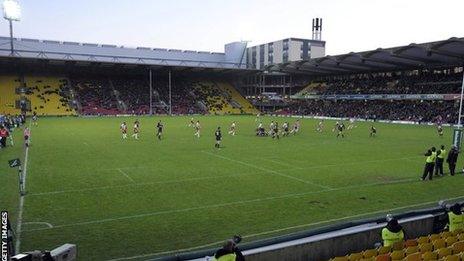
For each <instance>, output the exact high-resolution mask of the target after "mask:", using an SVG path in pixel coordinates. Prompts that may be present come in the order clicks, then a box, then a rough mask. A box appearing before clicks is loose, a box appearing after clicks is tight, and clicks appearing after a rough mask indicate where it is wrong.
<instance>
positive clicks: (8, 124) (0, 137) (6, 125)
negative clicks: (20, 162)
mask: <svg viewBox="0 0 464 261" xmlns="http://www.w3.org/2000/svg"><path fill="white" fill-rule="evenodd" d="M25 122H26V116H25V115H23V114H21V115H6V116H5V115H0V148H5V147H7V146H8V143H7V140H8V139H9V140H10V145H13V138H12V136H11V135H12V133H13V131H14V129H15V128H19V127H20V126H22V125H23V124H24V123H25Z"/></svg>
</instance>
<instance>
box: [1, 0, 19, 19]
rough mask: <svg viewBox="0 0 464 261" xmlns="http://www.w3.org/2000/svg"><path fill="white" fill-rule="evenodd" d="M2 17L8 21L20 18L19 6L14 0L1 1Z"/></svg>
mask: <svg viewBox="0 0 464 261" xmlns="http://www.w3.org/2000/svg"><path fill="white" fill-rule="evenodd" d="M3 17H4V18H5V19H7V20H10V21H19V20H21V7H20V6H19V3H18V2H17V1H16V0H4V1H3Z"/></svg>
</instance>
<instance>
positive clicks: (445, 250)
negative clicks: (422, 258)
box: [435, 247, 453, 258]
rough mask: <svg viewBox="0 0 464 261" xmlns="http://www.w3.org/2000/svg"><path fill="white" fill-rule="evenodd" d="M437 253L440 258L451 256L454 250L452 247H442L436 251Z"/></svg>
mask: <svg viewBox="0 0 464 261" xmlns="http://www.w3.org/2000/svg"><path fill="white" fill-rule="evenodd" d="M435 253H437V254H438V258H443V257H445V256H449V255H451V254H453V250H452V249H451V248H446V247H444V248H440V249H438V250H436V251H435Z"/></svg>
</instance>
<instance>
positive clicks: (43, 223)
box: [23, 222, 53, 228]
mask: <svg viewBox="0 0 464 261" xmlns="http://www.w3.org/2000/svg"><path fill="white" fill-rule="evenodd" d="M23 224H24V225H25V226H26V225H35V224H37V225H46V226H47V227H49V228H53V225H52V224H50V223H47V222H24V223H23Z"/></svg>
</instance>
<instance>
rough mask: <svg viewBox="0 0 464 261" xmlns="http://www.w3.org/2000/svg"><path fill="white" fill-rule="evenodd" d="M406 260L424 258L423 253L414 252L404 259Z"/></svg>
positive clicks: (411, 260) (419, 260)
mask: <svg viewBox="0 0 464 261" xmlns="http://www.w3.org/2000/svg"><path fill="white" fill-rule="evenodd" d="M404 260H405V261H421V260H422V254H421V253H413V254H410V255H408V256H406V258H405V259H404Z"/></svg>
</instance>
